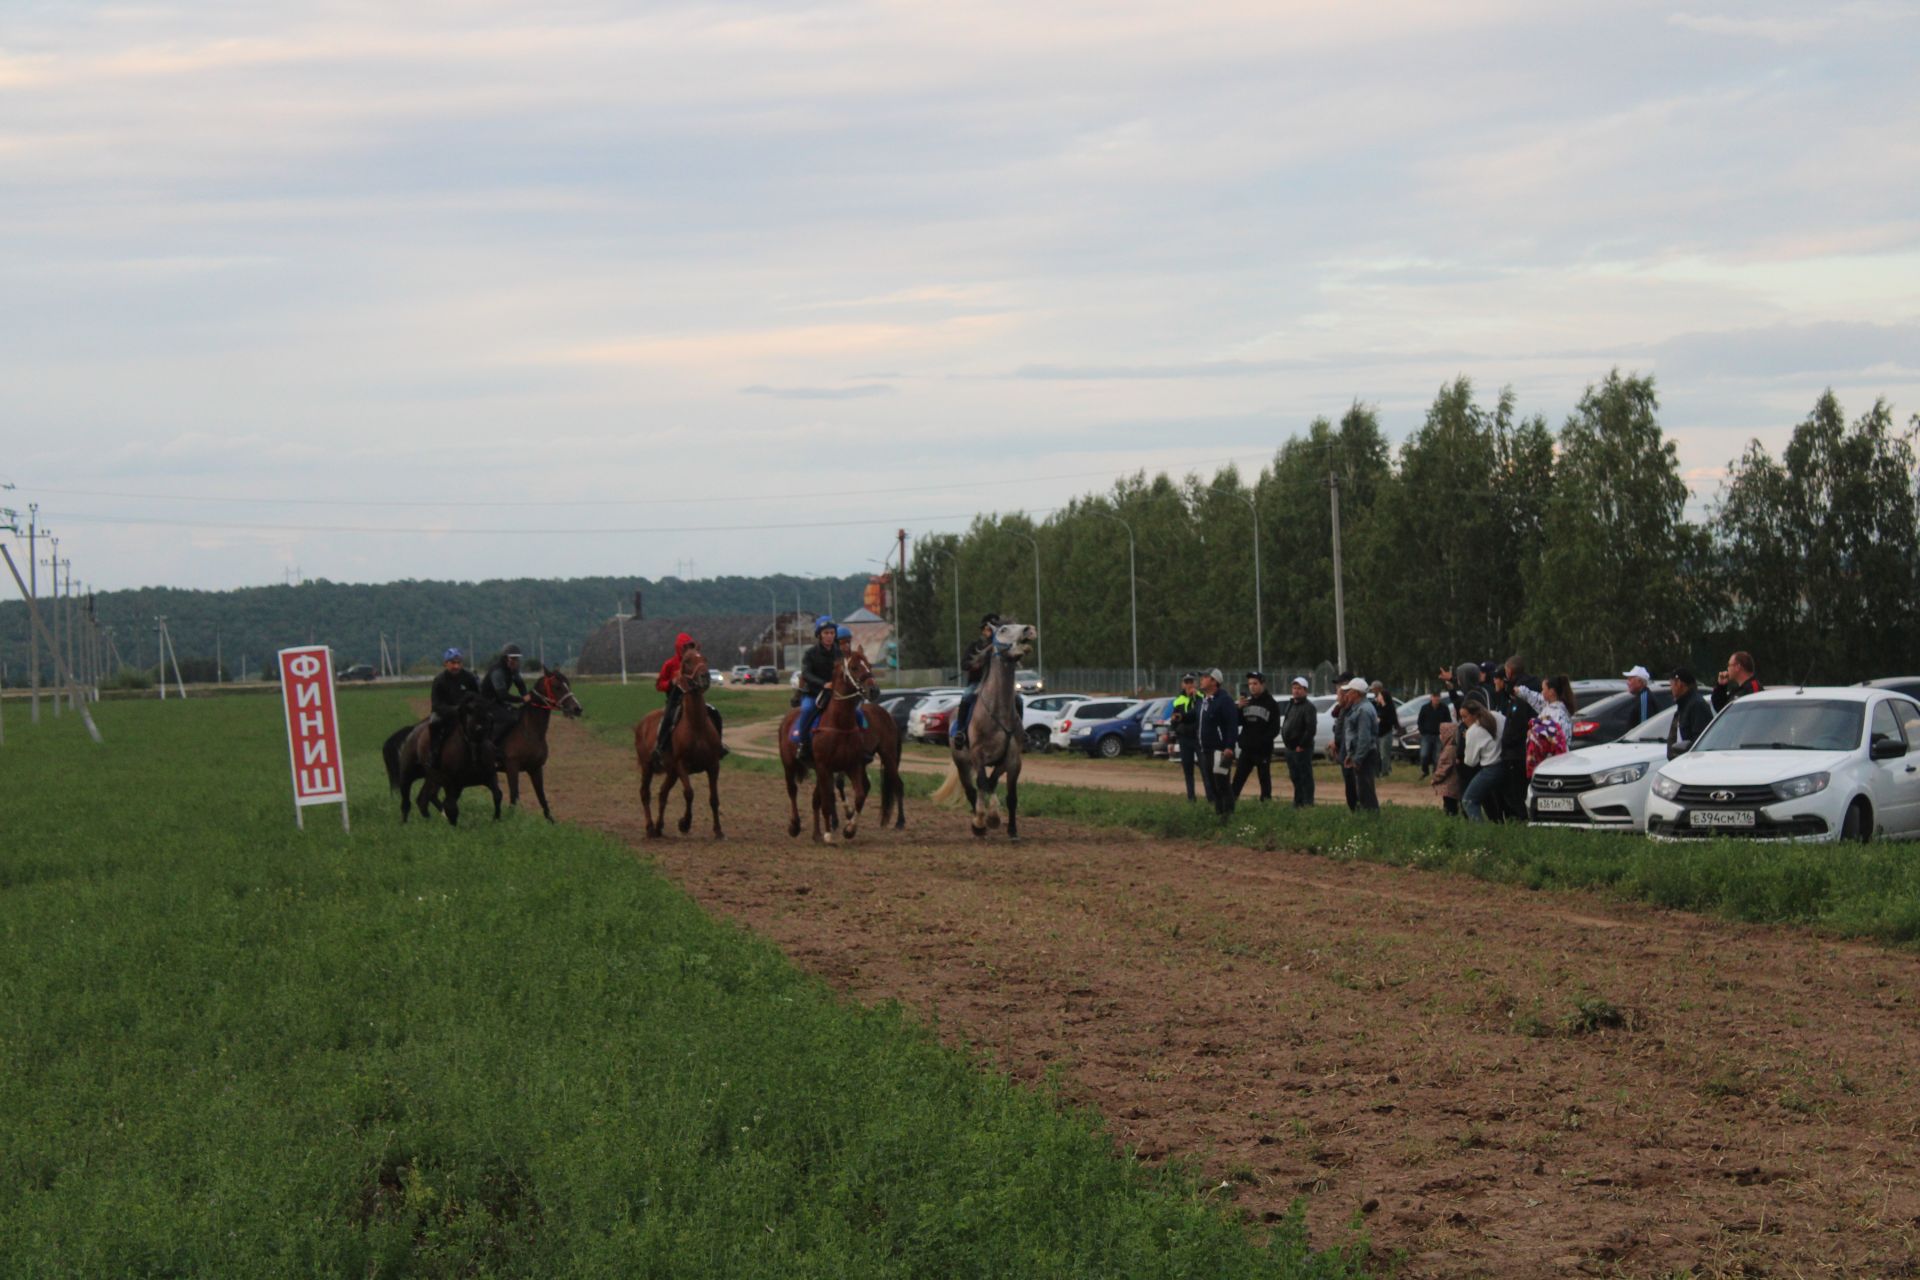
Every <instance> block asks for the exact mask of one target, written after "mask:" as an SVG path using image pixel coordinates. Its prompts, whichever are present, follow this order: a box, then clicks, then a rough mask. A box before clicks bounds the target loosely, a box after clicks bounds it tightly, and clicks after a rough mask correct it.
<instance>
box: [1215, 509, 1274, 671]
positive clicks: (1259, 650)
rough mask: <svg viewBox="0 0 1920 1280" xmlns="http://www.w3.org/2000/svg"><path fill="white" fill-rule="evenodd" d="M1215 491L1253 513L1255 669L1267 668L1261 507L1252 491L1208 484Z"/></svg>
mask: <svg viewBox="0 0 1920 1280" xmlns="http://www.w3.org/2000/svg"><path fill="white" fill-rule="evenodd" d="M1207 488H1208V489H1209V490H1211V491H1212V492H1214V493H1224V494H1226V495H1227V496H1228V497H1230V498H1238V499H1240V500H1241V501H1242V502H1244V503H1246V504H1247V510H1248V511H1249V512H1251V513H1252V514H1253V669H1254V670H1255V671H1265V670H1266V669H1267V653H1266V636H1265V635H1264V634H1263V632H1262V629H1261V626H1260V507H1259V504H1258V502H1257V501H1256V500H1255V497H1254V495H1253V494H1251V493H1242V492H1241V491H1240V490H1238V489H1222V488H1221V487H1220V486H1219V485H1211V484H1210V485H1208V486H1207Z"/></svg>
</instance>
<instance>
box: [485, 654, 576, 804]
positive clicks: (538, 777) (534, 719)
mask: <svg viewBox="0 0 1920 1280" xmlns="http://www.w3.org/2000/svg"><path fill="white" fill-rule="evenodd" d="M556 711H558V712H559V713H560V714H561V715H563V716H565V717H567V719H569V720H572V719H576V718H578V717H580V716H583V715H585V714H587V710H586V708H585V707H583V706H581V705H580V700H579V699H578V698H576V697H574V696H573V685H572V684H570V683H568V681H567V676H566V673H565V672H563V671H561V670H560V669H559V668H558V667H550V668H548V669H547V670H545V671H543V672H541V673H540V678H539V679H538V680H536V681H534V682H533V689H532V691H531V692H529V693H528V694H527V700H526V702H524V703H523V704H521V707H520V718H519V719H518V720H515V721H514V722H513V728H511V729H509V730H507V735H506V737H504V738H502V739H500V745H499V746H498V748H496V749H495V751H494V757H495V759H494V765H495V767H496V768H498V769H499V770H500V771H501V772H502V773H504V774H506V775H507V802H508V803H509V804H511V805H513V806H514V807H515V808H518V807H519V805H520V775H521V774H522V773H524V774H526V775H527V780H528V781H529V782H531V783H533V794H534V795H535V796H537V797H539V800H540V812H541V813H542V814H544V815H545V816H546V819H547V821H548V822H552V821H553V809H552V807H551V806H550V805H548V804H547V787H546V768H547V724H548V722H549V721H551V720H552V719H553V713H554V712H556Z"/></svg>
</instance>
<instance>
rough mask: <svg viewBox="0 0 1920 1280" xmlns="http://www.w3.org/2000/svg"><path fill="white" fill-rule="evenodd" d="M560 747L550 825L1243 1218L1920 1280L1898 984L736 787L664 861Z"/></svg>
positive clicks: (1730, 946)
mask: <svg viewBox="0 0 1920 1280" xmlns="http://www.w3.org/2000/svg"><path fill="white" fill-rule="evenodd" d="M556 733H557V735H558V737H557V745H556V751H555V761H554V764H553V765H552V766H551V770H550V781H551V793H552V794H553V796H554V799H555V806H556V809H557V810H558V812H560V813H561V814H562V816H564V817H566V818H569V819H571V820H574V821H578V822H581V823H584V824H586V825H589V826H593V827H597V828H599V829H602V830H605V831H608V832H610V833H612V834H614V835H615V836H617V837H619V838H622V839H625V840H628V841H631V842H633V843H634V845H635V846H636V847H637V848H639V849H641V851H642V853H643V855H645V856H649V857H651V858H653V859H654V860H655V861H656V862H657V863H658V865H659V866H660V867H661V868H662V869H663V870H664V871H665V873H666V874H668V875H670V876H672V877H673V878H674V879H675V880H677V881H678V882H679V883H681V884H682V885H684V886H685V887H686V888H687V890H688V891H689V892H691V893H692V894H693V895H694V896H695V897H696V898H698V899H699V900H700V901H701V902H703V903H704V904H705V905H706V906H707V907H708V908H709V909H710V910H712V911H714V912H715V913H717V914H720V915H724V916H729V917H732V918H734V919H737V920H739V921H741V922H742V923H744V924H747V925H749V926H751V927H753V928H754V929H756V930H758V931H759V932H761V933H762V934H764V935H765V936H767V937H770V938H772V939H773V940H774V941H776V942H777V943H778V944H779V945H780V946H782V947H783V948H785V950H786V951H787V953H788V954H789V955H791V956H792V957H793V958H794V960H795V961H796V962H797V963H799V964H800V965H802V966H804V967H805V968H808V969H810V970H812V971H813V972H815V973H818V974H820V975H821V976H822V977H824V978H825V979H826V980H827V981H828V982H830V983H832V984H833V985H834V986H835V987H836V988H838V989H839V990H841V991H844V992H845V993H847V994H848V995H850V996H852V997H855V998H857V999H860V1000H866V1001H873V1000H886V999H897V1000H900V1001H902V1002H903V1003H904V1004H906V1005H907V1006H908V1007H909V1008H911V1009H913V1010H914V1011H916V1012H917V1013H918V1014H919V1015H920V1016H921V1017H923V1018H924V1019H926V1020H927V1022H928V1023H929V1024H930V1025H933V1026H935V1027H937V1028H938V1031H939V1033H940V1034H941V1035H942V1036H943V1037H946V1038H947V1039H949V1040H951V1041H953V1042H955V1043H964V1044H967V1045H972V1046H976V1047H979V1048H983V1049H985V1050H988V1051H990V1052H991V1054H992V1055H993V1056H994V1058H995V1059H997V1060H998V1061H999V1062H1000V1063H1001V1064H1003V1065H1004V1067H1005V1068H1006V1069H1007V1070H1008V1071H1010V1072H1011V1073H1013V1074H1014V1075H1015V1076H1017V1077H1020V1078H1022V1079H1026V1080H1040V1079H1042V1078H1045V1077H1054V1078H1056V1079H1057V1080H1058V1082H1059V1085H1060V1087H1061V1089H1062V1091H1063V1093H1064V1095H1065V1097H1066V1098H1068V1099H1070V1100H1071V1101H1073V1102H1076V1103H1084V1104H1087V1105H1090V1106H1092V1107H1095V1108H1097V1109H1098V1110H1099V1111H1100V1112H1101V1113H1102V1114H1103V1115H1105V1116H1106V1117H1107V1119H1108V1122H1109V1124H1110V1125H1111V1127H1112V1130H1113V1132H1114V1134H1115V1136H1116V1138H1117V1139H1118V1140H1119V1142H1121V1143H1122V1144H1124V1145H1125V1146H1128V1147H1131V1148H1134V1149H1135V1150H1137V1151H1138V1153H1139V1154H1140V1156H1141V1157H1143V1158H1145V1159H1148V1160H1160V1159H1164V1158H1168V1157H1187V1158H1190V1159H1192V1160H1193V1161H1195V1162H1196V1164H1197V1166H1198V1168H1199V1169H1200V1170H1201V1171H1203V1173H1204V1176H1205V1178H1206V1180H1207V1182H1208V1183H1209V1185H1211V1186H1213V1187H1214V1188H1215V1189H1214V1190H1213V1191H1211V1192H1210V1193H1209V1194H1213V1195H1216V1196H1219V1197H1222V1198H1231V1199H1232V1200H1234V1201H1235V1202H1237V1204H1238V1205H1239V1206H1241V1207H1242V1208H1243V1209H1244V1210H1245V1211H1246V1212H1247V1213H1248V1214H1249V1215H1250V1217H1251V1218H1252V1219H1253V1220H1254V1221H1259V1220H1261V1219H1262V1218H1263V1217H1266V1216H1270V1215H1274V1214H1279V1213H1281V1212H1284V1211H1285V1209H1286V1207H1287V1205H1288V1204H1289V1202H1291V1201H1292V1200H1294V1199H1295V1198H1296V1197H1303V1196H1304V1197H1306V1199H1307V1201H1308V1206H1309V1210H1308V1211H1309V1218H1310V1221H1311V1223H1312V1224H1313V1227H1314V1230H1315V1234H1316V1236H1317V1238H1319V1239H1320V1240H1322V1241H1323V1242H1331V1241H1333V1240H1335V1239H1338V1238H1339V1235H1340V1232H1341V1230H1342V1229H1343V1227H1344V1224H1346V1223H1347V1222H1348V1221H1349V1220H1350V1219H1352V1218H1354V1217H1355V1215H1359V1216H1360V1218H1361V1219H1362V1220H1363V1221H1364V1223H1365V1226H1366V1229H1367V1231H1368V1232H1369V1233H1370V1234H1371V1237H1372V1240H1373V1242H1374V1245H1375V1247H1376V1248H1377V1249H1379V1250H1381V1251H1382V1253H1383V1256H1384V1254H1386V1253H1390V1252H1392V1251H1396V1250H1397V1251H1404V1253H1405V1256H1406V1259H1407V1261H1406V1264H1405V1267H1404V1270H1403V1274H1406V1275H1410V1276H1423V1277H1424V1276H1445V1277H1458V1276H1473V1275H1489V1274H1491V1275H1526V1276H1537V1275H1556V1274H1567V1275H1571V1274H1596V1275H1613V1274H1627V1275H1661V1274H1666V1273H1669V1272H1672V1271H1676V1270H1679V1269H1682V1268H1693V1269H1694V1270H1695V1271H1696V1272H1698V1273H1700V1274H1708V1275H1762V1274H1764V1275H1860V1274H1874V1275H1890V1274H1897V1275H1913V1274H1920V1270H1916V1269H1915V1262H1914V1259H1915V1258H1916V1257H1920V1169H1917V1168H1916V1138H1920V1089H1917V1088H1916V1085H1915V1080H1914V1071H1915V1064H1916V1063H1920V992H1917V991H1916V986H1915V981H1914V975H1915V971H1916V968H1917V967H1920V960H1916V958H1915V957H1914V956H1912V955H1910V954H1903V953H1894V952H1886V951H1881V950H1876V949H1873V948H1870V947H1864V946H1854V945H1848V944H1838V943H1834V942H1831V941H1820V940H1817V939H1814V938H1812V937H1810V936H1808V935H1806V934H1803V933H1800V932H1797V931H1794V930H1791V929H1765V928H1749V927H1740V926H1730V925H1723V924H1719V923H1714V922H1708V921H1704V920H1699V919H1695V918H1692V917H1688V916H1684V915H1677V914H1671V913H1663V912H1658V911H1654V910H1651V909H1644V908H1639V907H1634V906H1623V905H1621V904H1617V903H1614V902H1611V901H1608V900H1606V899H1602V898H1598V897H1593V896H1588V895H1576V894H1551V895H1546V894H1534V893H1528V892H1525V891H1522V890H1518V889H1510V888H1505V887H1500V886H1496V885H1489V884H1483V883H1479V882H1476V881H1471V880H1466V879H1460V878H1453V877H1448V876H1440V875H1429V874H1424V873H1420V872H1412V871H1404V870H1398V869H1393V868H1387V867H1381V866H1375V865H1363V864H1343V863H1341V862H1338V861H1335V860H1332V859H1328V858H1315V857H1308V856H1303V855H1294V854H1286V853H1278V854H1276V853H1266V852H1258V851H1254V850H1250V849H1241V848H1233V847H1228V846H1225V845H1210V844H1203V843H1189V842H1170V841H1161V840H1149V839H1147V838H1144V837H1140V836H1136V835H1132V834H1130V833H1128V832H1125V831H1113V830H1097V831H1096V830H1082V829H1072V828H1068V827H1065V826H1063V825H1061V824H1058V823H1050V822H1048V821H1046V820H1044V819H1038V820H1028V821H1023V824H1022V828H1023V835H1024V836H1025V837H1026V839H1025V840H1024V841H1023V842H1022V843H1021V844H1020V845H1018V846H1010V845H1008V844H1007V843H1006V842H1005V841H1004V840H1002V839H998V838H995V839H991V840H989V841H986V842H976V841H974V840H972V839H971V838H970V837H968V836H967V835H966V833H965V831H966V829H965V820H964V818H963V817H961V816H960V815H958V814H956V813H954V812H951V811H944V810H935V809H933V808H932V807H931V806H928V805H926V804H924V803H919V802H916V807H915V808H914V809H912V810H910V811H909V816H908V821H909V826H908V829H907V830H906V831H905V832H899V833H895V832H882V831H880V830H878V824H877V822H876V823H873V824H872V825H870V826H868V827H867V828H865V829H863V830H862V831H861V833H860V836H859V838H858V839H857V840H856V841H854V842H853V843H852V844H851V845H847V844H836V845H832V846H816V845H814V844H812V843H811V842H809V841H806V840H804V839H803V840H789V839H788V838H787V837H786V835H785V826H784V816H785V804H786V797H785V793H784V789H783V788H781V786H780V784H779V782H778V780H777V779H773V778H768V777H765V776H760V775H752V774H745V773H739V772H735V773H731V774H728V775H726V776H725V785H724V789H723V802H724V813H725V817H726V821H727V825H728V831H729V833H730V838H729V839H728V840H726V841H725V842H722V843H716V842H714V841H712V840H711V839H708V838H706V834H705V833H706V830H707V826H706V821H707V820H706V806H705V802H704V796H702V797H700V802H699V803H698V804H697V805H696V811H695V827H694V834H693V836H691V837H683V836H678V835H671V834H670V836H669V838H667V839H665V840H662V841H655V842H646V841H643V840H642V839H641V836H642V829H641V824H640V815H639V808H638V804H637V802H636V801H635V799H634V795H635V792H634V785H635V783H634V773H633V767H632V762H631V757H630V756H629V755H628V754H627V753H625V752H623V751H620V750H618V749H616V748H614V747H611V746H607V745H605V744H602V743H600V742H599V741H597V740H595V739H592V738H590V737H588V736H587V735H586V734H585V733H584V732H583V731H581V730H580V729H579V728H578V727H577V726H572V725H566V726H559V727H557V728H556ZM1041 763H1045V762H1041ZM669 831H670V832H671V827H670V828H669Z"/></svg>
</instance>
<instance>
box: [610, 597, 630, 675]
mask: <svg viewBox="0 0 1920 1280" xmlns="http://www.w3.org/2000/svg"><path fill="white" fill-rule="evenodd" d="M613 625H614V626H615V627H616V628H618V629H619V632H620V683H621V684H625V683H626V682H627V618H626V615H625V614H623V613H621V612H620V610H619V609H617V608H616V609H615V610H614V611H613Z"/></svg>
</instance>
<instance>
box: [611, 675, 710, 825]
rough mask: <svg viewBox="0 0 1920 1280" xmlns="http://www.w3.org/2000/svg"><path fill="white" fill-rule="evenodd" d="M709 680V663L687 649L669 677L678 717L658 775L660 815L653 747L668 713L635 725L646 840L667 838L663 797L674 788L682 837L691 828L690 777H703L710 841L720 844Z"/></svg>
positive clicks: (656, 713) (655, 713)
mask: <svg viewBox="0 0 1920 1280" xmlns="http://www.w3.org/2000/svg"><path fill="white" fill-rule="evenodd" d="M712 682H713V675H712V673H711V672H710V671H708V669H707V659H706V657H705V655H703V654H702V653H701V652H700V651H699V650H698V649H688V650H687V651H686V652H685V653H684V654H682V655H681V657H680V674H679V675H677V676H675V677H674V678H673V683H674V686H675V687H676V688H677V689H679V690H680V718H679V719H678V720H676V721H675V722H674V725H673V733H672V735H671V736H670V737H669V738H668V739H667V750H666V767H665V768H664V769H662V770H660V779H661V780H660V815H659V817H658V818H656V817H655V816H654V811H653V791H652V788H653V774H654V767H653V746H654V743H656V742H658V741H659V740H660V717H662V716H664V715H666V714H667V712H666V708H664V707H662V708H661V709H660V710H658V711H650V712H648V713H647V715H646V717H645V718H644V719H642V720H641V721H640V723H639V724H636V725H635V726H633V754H634V755H635V756H637V757H639V760H640V807H641V808H642V809H643V810H644V811H645V812H646V815H647V835H648V836H650V837H653V836H661V835H664V834H666V826H667V797H668V796H670V795H672V794H673V784H674V783H675V782H678V783H679V784H680V794H681V796H682V798H683V799H684V800H685V801H686V811H685V812H684V813H682V814H681V815H680V834H681V835H685V834H686V833H687V832H688V831H691V830H692V829H693V775H694V774H696V773H704V774H706V775H707V805H708V806H709V807H710V808H711V809H712V810H713V838H714V839H715V840H722V839H725V838H726V833H725V832H723V831H721V830H720V730H719V729H718V728H717V727H716V726H715V725H714V723H713V717H712V716H711V715H709V714H707V688H708V686H709V685H711V684H712Z"/></svg>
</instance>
